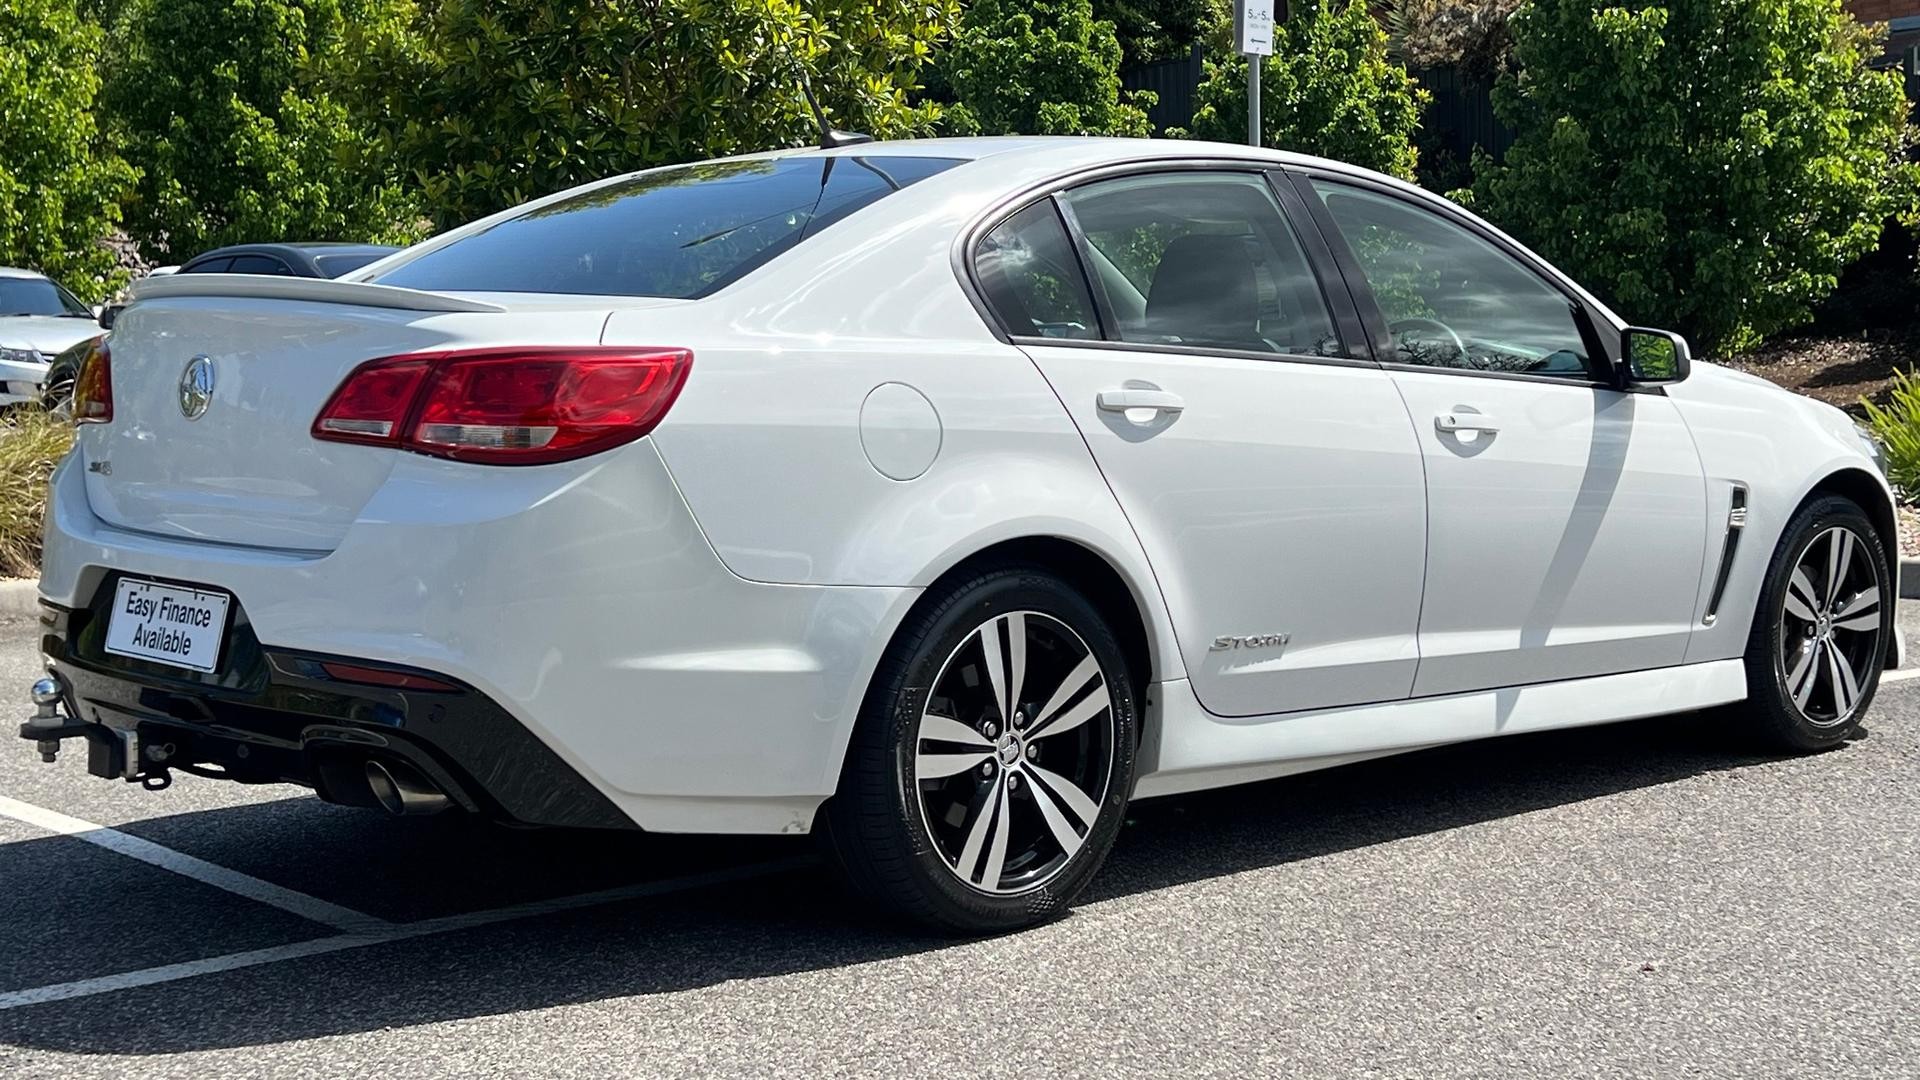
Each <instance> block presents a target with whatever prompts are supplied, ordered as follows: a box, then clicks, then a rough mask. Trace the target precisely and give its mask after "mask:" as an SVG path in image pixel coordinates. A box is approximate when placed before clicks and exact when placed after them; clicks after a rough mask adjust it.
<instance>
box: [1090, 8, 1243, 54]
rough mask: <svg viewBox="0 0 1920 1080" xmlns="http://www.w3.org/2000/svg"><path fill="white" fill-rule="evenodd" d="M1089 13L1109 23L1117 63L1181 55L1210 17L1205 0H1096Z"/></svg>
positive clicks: (1204, 29)
mask: <svg viewBox="0 0 1920 1080" xmlns="http://www.w3.org/2000/svg"><path fill="white" fill-rule="evenodd" d="M1093 17H1094V18H1096V19H1104V20H1105V21H1107V22H1110V23H1112V24H1113V36H1114V37H1115V38H1116V39H1117V40H1118V41H1119V42H1120V66H1121V67H1132V66H1133V65H1135V64H1146V63H1151V62H1153V61H1155V60H1173V59H1177V58H1179V57H1182V56H1185V55H1186V54H1187V50H1188V49H1189V48H1191V47H1192V46H1193V45H1194V43H1195V42H1198V41H1199V40H1201V38H1203V37H1204V36H1205V35H1206V33H1207V31H1208V29H1209V28H1210V27H1211V26H1212V23H1213V19H1214V15H1213V11H1212V8H1211V5H1209V3H1208V0H1099V2H1098V3H1096V4H1094V5H1093Z"/></svg>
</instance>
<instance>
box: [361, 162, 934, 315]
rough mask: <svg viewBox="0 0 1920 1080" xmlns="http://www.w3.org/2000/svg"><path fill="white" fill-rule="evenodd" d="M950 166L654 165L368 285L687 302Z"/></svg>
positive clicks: (434, 253)
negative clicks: (671, 299) (672, 299)
mask: <svg viewBox="0 0 1920 1080" xmlns="http://www.w3.org/2000/svg"><path fill="white" fill-rule="evenodd" d="M958 164H960V161H959V160H958V159H952V158H927V157H891V156H880V157H816V156H796V157H785V158H765V159H759V160H754V161H714V162H704V163H701V164H697V165H686V166H682V167H680V168H675V169H662V170H659V171H655V172H650V173H646V174H644V175H642V176H636V177H633V178H632V179H630V180H623V181H620V182H618V183H614V184H609V185H607V186H605V187H601V188H597V189H595V190H593V191H589V192H585V193H583V194H580V195H575V196H574V197H572V198H570V199H563V200H561V201H560V202H557V203H554V204H552V205H549V206H544V207H541V208H540V209H538V210H534V211H531V212H529V213H525V214H521V215H520V216H518V217H515V218H512V219H510V220H508V221H504V222H501V223H500V224H498V225H495V226H493V227H492V228H490V229H487V230H486V231H485V232H480V233H476V234H474V235H472V236H469V237H466V238H465V239H462V240H457V241H455V242H453V243H451V244H448V245H447V246H446V247H443V248H440V249H438V250H436V251H431V252H428V253H427V254H425V255H422V256H420V257H418V258H416V259H413V260H412V261H410V262H408V263H406V264H405V265H403V266H399V267H396V268H394V269H393V270H390V271H388V272H387V273H385V274H382V275H380V276H379V277H378V278H377V279H375V280H377V281H378V282H379V283H380V284H382V285H398V286H401V287H404V288H409V289H426V290H430V291H440V292H531V293H576V294H585V295H591V296H663V297H676V298H681V299H693V298H696V297H700V296H705V295H706V294H708V293H710V292H713V291H715V290H716V289H720V288H723V287H724V286H726V285H728V284H731V283H732V282H734V281H737V280H739V279H740V278H741V277H743V276H745V275H746V274H748V273H750V272H751V271H753V270H754V269H756V268H758V267H760V266H761V265H763V264H765V263H766V262H767V261H769V260H771V259H772V258H774V257H775V256H777V255H779V254H781V253H782V252H785V251H788V250H790V249H792V248H793V247H794V246H795V245H797V244H799V243H800V242H801V241H803V240H805V239H806V238H807V237H809V236H812V235H813V234H814V233H817V232H819V231H820V230H821V229H824V228H826V227H827V226H828V225H831V224H833V223H834V222H836V221H838V220H840V219H841V218H843V217H846V216H847V215H848V214H851V213H853V212H855V211H857V210H860V209H862V208H863V207H866V206H869V205H871V204H872V203H873V202H875V201H876V200H878V199H881V198H884V197H885V196H887V195H888V194H890V193H892V192H895V191H898V190H900V189H901V188H903V187H906V186H907V185H909V184H912V183H915V182H917V181H919V180H924V179H925V178H927V177H929V176H932V175H934V174H935V173H939V172H944V171H945V170H947V169H950V168H952V167H954V166H955V165H958Z"/></svg>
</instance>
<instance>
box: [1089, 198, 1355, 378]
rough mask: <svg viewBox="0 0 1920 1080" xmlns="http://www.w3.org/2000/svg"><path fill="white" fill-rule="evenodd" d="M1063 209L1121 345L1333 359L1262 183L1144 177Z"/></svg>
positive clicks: (1325, 320) (1335, 352)
mask: <svg viewBox="0 0 1920 1080" xmlns="http://www.w3.org/2000/svg"><path fill="white" fill-rule="evenodd" d="M1066 200H1067V204H1068V205H1069V206H1071V207H1072V208H1073V215H1074V219H1075V221H1076V223H1077V224H1078V225H1079V227H1080V229H1081V231H1082V233H1084V234H1085V236H1086V238H1087V244H1088V247H1089V248H1090V249H1091V251H1090V256H1091V262H1092V265H1091V266H1090V267H1089V268H1088V269H1089V272H1090V273H1092V274H1095V275H1097V276H1098V277H1099V278H1100V283H1101V285H1102V287H1103V288H1104V289H1105V291H1106V295H1107V300H1108V303H1109V304H1110V305H1111V307H1112V309H1113V315H1114V322H1115V323H1116V326H1115V327H1114V331H1115V336H1116V337H1118V338H1120V339H1121V340H1122V341H1132V342H1139V343H1142V344H1150V345H1186V346H1192V347H1195V348H1202V349H1228V350H1236V351H1251V352H1264V353H1291V354H1295V355H1303V356H1339V355H1341V354H1342V350H1341V347H1340V340H1339V338H1338V336H1337V335H1336V334H1335V333H1334V330H1333V318H1332V316H1331V315H1330V314H1329V313H1328V310H1327V305H1326V301H1325V299H1324V298H1323V297H1322V296H1321V294H1320V286H1319V283H1318V282H1317V281H1316V280H1315V279H1314V275H1313V268H1312V266H1311V265H1310V264H1309V263H1308V261H1307V257H1306V254H1305V252H1304V251H1302V250H1301V247H1300V243H1299V241H1298V240H1297V239H1296V238H1295V237H1294V235H1293V231H1292V229H1291V228H1290V227H1289V226H1288V225H1287V221H1286V218H1285V217H1284V216H1282V214H1281V211H1280V206H1279V204H1278V203H1276V202H1275V201H1274V198H1273V193H1272V191H1270V190H1269V189H1268V187H1267V182H1266V179H1265V178H1264V177H1261V176H1257V175H1253V174H1248V173H1205V172H1175V173H1155V174H1152V175H1147V176H1134V177H1127V178H1125V179H1120V180H1107V181H1102V182H1099V183H1093V184H1088V185H1086V186H1084V187H1079V188H1075V189H1074V190H1072V191H1070V192H1068V193H1067V196H1066Z"/></svg>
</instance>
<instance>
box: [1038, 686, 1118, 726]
mask: <svg viewBox="0 0 1920 1080" xmlns="http://www.w3.org/2000/svg"><path fill="white" fill-rule="evenodd" d="M1112 703H1113V702H1112V699H1111V698H1110V697H1108V695H1107V687H1106V684H1105V683H1104V682H1102V683H1101V684H1100V685H1097V686H1095V687H1094V688H1093V689H1092V690H1091V691H1089V692H1088V694H1087V696H1086V697H1083V698H1081V699H1080V700H1079V701H1078V702H1076V703H1074V705H1073V706H1072V707H1071V708H1069V709H1067V710H1066V711H1065V712H1061V713H1057V714H1055V715H1054V717H1053V718H1051V719H1049V720H1046V721H1043V722H1042V723H1041V724H1040V726H1039V727H1037V728H1034V729H1033V732H1032V734H1030V735H1028V736H1027V737H1028V738H1029V739H1050V738H1052V737H1053V736H1055V735H1060V734H1063V733H1065V732H1068V731H1072V730H1073V729H1074V728H1077V727H1079V726H1080V725H1081V724H1084V723H1086V722H1087V721H1089V720H1091V719H1093V718H1094V717H1096V716H1099V715H1100V713H1101V712H1102V711H1104V710H1105V709H1106V708H1107V706H1109V705H1111V704H1112Z"/></svg>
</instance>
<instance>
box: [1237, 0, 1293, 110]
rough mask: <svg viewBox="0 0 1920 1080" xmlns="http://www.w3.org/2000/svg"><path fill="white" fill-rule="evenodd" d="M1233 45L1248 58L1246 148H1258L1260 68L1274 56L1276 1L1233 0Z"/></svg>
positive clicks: (1283, 7) (1282, 9) (1283, 9)
mask: <svg viewBox="0 0 1920 1080" xmlns="http://www.w3.org/2000/svg"><path fill="white" fill-rule="evenodd" d="M1280 10H1281V11H1283V12H1284V11H1285V10H1286V7H1285V6H1284V5H1282V7H1281V9H1280ZM1233 44H1234V48H1235V49H1238V50H1239V52H1240V55H1242V56H1244V57H1246V58H1247V144H1248V145H1250V146H1259V145H1260V65H1261V63H1262V62H1263V58H1264V57H1268V56H1272V55H1273V0H1234V5H1233Z"/></svg>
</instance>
